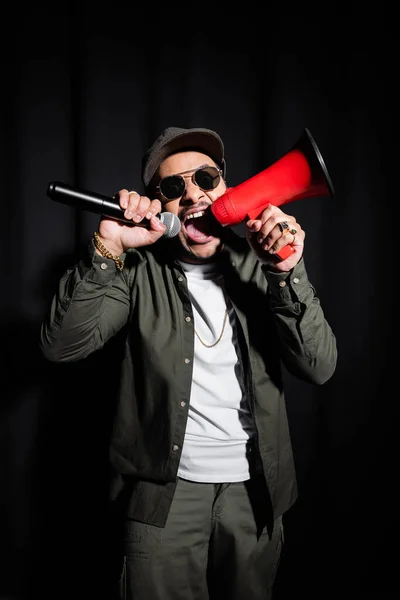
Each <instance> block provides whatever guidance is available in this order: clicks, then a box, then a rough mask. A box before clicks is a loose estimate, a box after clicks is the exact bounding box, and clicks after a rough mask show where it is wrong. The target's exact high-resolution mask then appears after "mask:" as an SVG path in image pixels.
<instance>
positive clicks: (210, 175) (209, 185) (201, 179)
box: [194, 167, 221, 191]
mask: <svg viewBox="0 0 400 600" xmlns="http://www.w3.org/2000/svg"><path fill="white" fill-rule="evenodd" d="M220 179H221V177H220V174H219V171H218V169H216V168H215V167H204V168H203V169H199V170H198V171H196V172H195V174H194V180H195V182H196V183H197V185H198V186H199V188H201V189H202V190H205V191H208V190H214V189H215V188H216V187H217V185H218V184H219V182H220Z"/></svg>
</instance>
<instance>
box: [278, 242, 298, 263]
mask: <svg viewBox="0 0 400 600" xmlns="http://www.w3.org/2000/svg"><path fill="white" fill-rule="evenodd" d="M293 252H294V248H293V246H292V245H291V244H287V245H286V246H284V247H283V248H281V249H280V250H279V252H277V253H276V255H275V256H279V258H280V259H281V260H285V259H286V258H289V256H290V255H291V254H293Z"/></svg>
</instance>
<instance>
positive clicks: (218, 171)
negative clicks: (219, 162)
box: [156, 165, 224, 202]
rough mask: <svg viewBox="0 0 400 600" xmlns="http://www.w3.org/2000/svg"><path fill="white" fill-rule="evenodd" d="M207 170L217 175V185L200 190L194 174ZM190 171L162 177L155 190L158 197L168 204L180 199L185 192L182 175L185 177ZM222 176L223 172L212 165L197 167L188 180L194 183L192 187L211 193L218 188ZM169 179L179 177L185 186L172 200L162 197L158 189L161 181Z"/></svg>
mask: <svg viewBox="0 0 400 600" xmlns="http://www.w3.org/2000/svg"><path fill="white" fill-rule="evenodd" d="M207 169H215V171H216V172H217V173H218V176H219V181H218V183H217V185H216V186H215V187H212V188H210V189H208V190H207V189H204V188H202V187H201V186H200V185H199V184H198V183H197V181H196V180H195V176H196V173H197V172H198V171H204V170H207ZM191 171H193V169H188V170H187V171H182V172H181V173H177V174H176V175H167V177H163V178H162V179H161V180H160V182H159V184H158V185H157V187H156V190H157V192H158V193H159V194H160V196H162V197H163V198H164V199H165V200H168V202H172V201H173V200H178V198H182V196H183V194H184V193H185V190H186V181H185V177H184V175H185V173H190V172H191ZM223 176H224V174H223V171H222V169H219V168H218V167H215V166H214V165H201V167H197V169H195V170H194V171H193V173H192V175H191V176H190V179H191V181H192V183H194V185H196V186H197V187H199V188H200V189H201V190H203V192H211V191H212V190H215V188H217V187H218V186H219V184H220V181H221V177H222V178H223ZM169 177H180V178H181V179H182V180H183V183H184V186H185V187H184V188H183V191H182V193H181V194H180V195H179V196H176V197H174V198H168V197H167V196H164V194H163V193H162V191H161V189H160V184H161V183H162V182H163V181H165V179H168V178H169ZM186 177H189V175H186Z"/></svg>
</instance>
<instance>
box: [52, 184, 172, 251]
mask: <svg viewBox="0 0 400 600" xmlns="http://www.w3.org/2000/svg"><path fill="white" fill-rule="evenodd" d="M47 195H48V197H49V198H51V199H52V200H55V201H56V202H61V203H62V204H68V205H70V206H73V207H75V208H79V209H82V210H87V211H90V212H92V213H95V214H98V215H101V216H103V217H105V218H106V219H110V220H109V221H108V220H107V221H106V220H102V221H101V222H100V227H99V230H100V231H99V233H100V235H101V237H102V238H103V239H107V240H109V244H110V245H111V244H112V245H113V247H114V253H115V254H122V252H125V250H126V249H127V248H134V247H139V246H145V245H149V244H151V243H154V242H155V241H157V240H158V239H159V238H160V237H167V238H171V237H175V236H176V235H177V234H178V233H179V231H180V228H181V223H180V220H179V219H178V217H177V216H176V215H174V214H172V213H170V212H160V209H161V203H160V201H159V200H152V201H150V199H149V198H147V196H140V195H139V194H138V193H137V192H129V191H128V190H121V191H120V192H119V194H117V195H116V196H104V195H102V194H98V193H93V192H89V191H86V190H82V189H77V188H73V187H72V186H70V185H67V184H64V183H61V182H59V181H51V182H50V183H49V185H48V188H47ZM126 211H129V212H126ZM125 215H127V216H129V217H130V218H126V216H125ZM136 215H140V216H142V215H145V216H144V217H143V218H142V219H141V220H138V221H135V220H133V219H135V217H136ZM121 225H128V226H129V227H128V228H121ZM111 240H114V241H111Z"/></svg>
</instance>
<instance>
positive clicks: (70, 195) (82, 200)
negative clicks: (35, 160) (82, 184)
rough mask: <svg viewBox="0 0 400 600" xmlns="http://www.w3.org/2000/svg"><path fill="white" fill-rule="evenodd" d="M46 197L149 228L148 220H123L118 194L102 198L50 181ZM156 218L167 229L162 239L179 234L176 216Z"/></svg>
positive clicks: (122, 210)
mask: <svg viewBox="0 0 400 600" xmlns="http://www.w3.org/2000/svg"><path fill="white" fill-rule="evenodd" d="M47 195H48V197H49V198H51V199H52V200H55V201H56V202H61V203H62V204H68V205H70V206H74V207H75V208H81V209H82V210H88V211H90V212H93V213H96V214H98V215H102V216H103V217H108V218H110V219H115V220H116V221H121V223H124V224H125V225H132V226H136V227H146V228H147V229H149V228H150V221H149V219H142V221H141V222H140V223H134V222H133V221H128V220H127V219H125V217H124V209H123V208H121V206H120V205H119V204H118V194H117V195H116V196H103V195H102V194H95V193H93V192H88V191H86V190H78V189H76V188H73V187H72V186H70V185H67V184H65V183H61V182H60V181H50V183H49V185H48V188H47ZM156 217H157V218H158V219H160V221H161V223H163V224H164V225H165V226H166V228H167V229H166V230H165V233H164V234H163V235H164V237H167V238H172V237H175V236H176V235H177V234H178V233H179V231H180V229H181V222H180V220H179V219H178V217H177V216H176V215H174V214H173V213H170V212H162V213H158V214H157V215H156Z"/></svg>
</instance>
